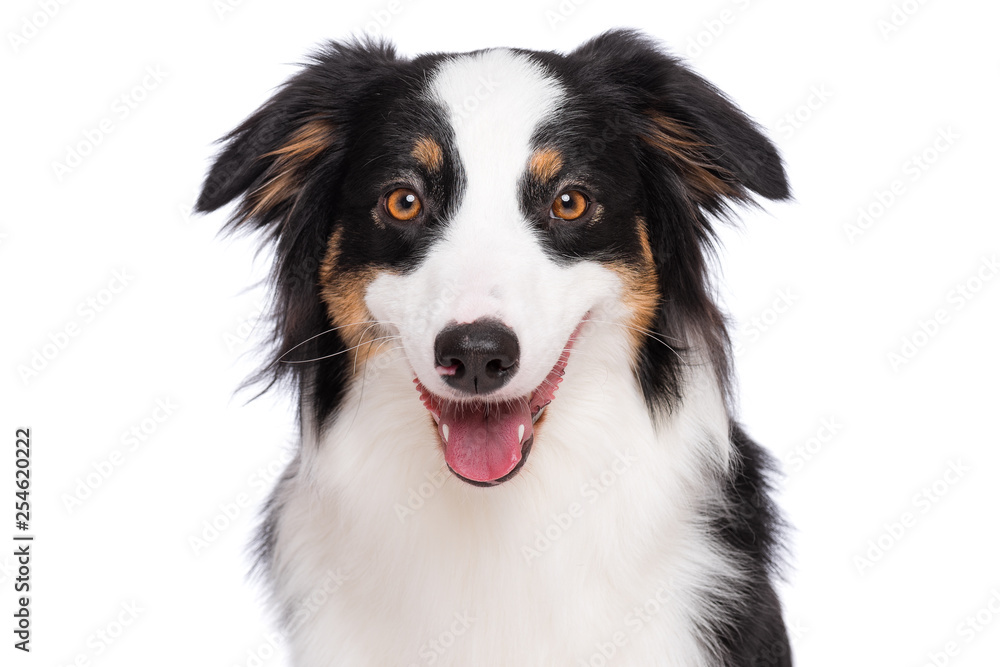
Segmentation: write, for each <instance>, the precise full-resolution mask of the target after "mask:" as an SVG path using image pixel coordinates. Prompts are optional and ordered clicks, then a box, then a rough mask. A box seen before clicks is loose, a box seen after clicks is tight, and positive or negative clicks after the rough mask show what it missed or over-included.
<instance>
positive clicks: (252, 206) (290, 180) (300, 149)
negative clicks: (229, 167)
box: [242, 119, 334, 217]
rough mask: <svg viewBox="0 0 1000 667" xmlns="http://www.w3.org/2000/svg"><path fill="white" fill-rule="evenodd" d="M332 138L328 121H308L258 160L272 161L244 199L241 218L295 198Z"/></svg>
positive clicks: (260, 212)
mask: <svg viewBox="0 0 1000 667" xmlns="http://www.w3.org/2000/svg"><path fill="white" fill-rule="evenodd" d="M333 137H334V131H333V125H332V124H331V123H330V122H329V121H326V120H322V119H315V120H310V121H307V122H306V123H304V124H303V125H302V127H300V128H299V129H297V130H296V131H295V132H293V133H292V136H291V138H290V139H289V140H288V142H287V143H286V144H285V145H284V146H282V147H281V148H278V149H276V150H273V151H270V152H269V153H265V154H264V155H262V156H261V158H268V157H274V158H275V159H274V162H273V163H272V164H271V166H270V167H269V168H268V170H267V173H266V174H265V180H264V183H263V184H262V185H261V186H260V187H258V188H257V189H256V190H254V191H253V192H251V193H250V194H249V195H248V196H247V198H246V200H245V202H244V204H243V210H242V213H243V215H244V216H245V217H254V216H258V215H262V214H264V213H267V212H268V211H271V210H273V209H274V208H275V207H277V206H278V205H280V204H282V203H284V202H287V201H289V200H291V199H293V198H295V197H296V196H298V194H299V191H300V190H301V189H302V182H303V181H304V176H305V170H306V168H307V167H308V165H309V163H310V162H311V161H312V160H313V159H314V158H316V156H318V155H319V154H320V153H322V152H323V151H324V150H325V149H326V148H328V147H329V146H330V144H331V143H332V142H333Z"/></svg>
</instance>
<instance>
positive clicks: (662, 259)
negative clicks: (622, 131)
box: [568, 30, 789, 406]
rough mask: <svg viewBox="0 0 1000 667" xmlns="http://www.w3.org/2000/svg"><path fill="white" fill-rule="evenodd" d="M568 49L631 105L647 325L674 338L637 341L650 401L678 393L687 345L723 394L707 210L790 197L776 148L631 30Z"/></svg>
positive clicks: (724, 359) (725, 376) (588, 74)
mask: <svg viewBox="0 0 1000 667" xmlns="http://www.w3.org/2000/svg"><path fill="white" fill-rule="evenodd" d="M568 57H569V58H570V59H571V61H573V62H574V64H575V66H576V68H577V71H578V72H579V73H580V75H581V80H583V81H586V82H588V84H591V83H592V84H593V85H595V86H600V87H601V90H600V95H601V96H603V97H605V98H607V99H612V100H614V104H615V105H616V107H617V108H619V109H624V110H625V113H627V114H628V118H629V123H628V127H629V128H630V129H631V131H632V132H633V134H634V141H635V145H636V149H637V151H638V154H639V158H640V163H641V164H640V167H641V169H640V171H641V175H642V176H641V177H642V179H643V183H642V188H643V208H644V210H643V211H641V214H642V215H643V217H644V218H645V219H646V220H647V223H648V226H649V236H650V245H651V249H652V251H653V256H654V260H655V263H656V269H657V273H658V286H659V290H660V295H661V303H660V306H659V308H658V312H657V316H656V318H655V323H654V328H656V329H657V331H658V332H659V333H660V334H662V335H663V336H665V337H666V339H667V340H672V341H677V343H676V344H673V345H672V346H671V347H673V348H674V349H670V348H668V347H666V346H664V345H658V344H655V343H653V342H651V341H647V342H646V344H645V346H644V348H643V349H642V350H641V352H640V362H639V364H638V374H639V379H640V383H641V384H642V386H643V390H644V393H645V395H646V397H647V401H649V403H650V404H651V406H652V405H656V404H659V405H661V406H669V405H670V404H672V402H673V400H674V399H678V398H680V397H679V396H678V392H679V387H680V386H681V377H680V374H681V372H682V367H683V364H681V363H680V362H679V360H678V355H677V352H683V350H682V348H684V347H685V346H692V345H697V346H699V347H700V348H701V349H702V351H703V354H704V355H705V356H707V357H708V360H709V361H710V362H711V363H712V364H713V366H714V368H715V371H716V373H717V376H718V380H719V383H720V386H721V387H722V391H723V393H724V394H725V395H726V396H727V397H730V384H731V381H730V375H731V374H730V367H731V359H730V356H731V354H730V341H729V336H728V333H727V332H726V321H725V317H724V316H723V314H722V313H721V312H720V311H719V309H718V306H716V304H715V300H714V299H713V298H712V294H711V289H710V281H709V276H708V266H707V260H708V256H709V255H710V253H711V251H712V244H713V242H714V240H715V234H714V232H713V230H712V226H711V217H713V216H718V215H723V216H724V215H725V214H727V213H728V212H729V210H730V205H731V204H732V203H753V202H754V199H753V194H757V195H760V196H762V197H765V198H768V199H785V198H787V197H789V187H788V181H787V178H786V176H785V170H784V168H783V166H782V164H781V158H780V157H779V155H778V151H777V150H776V149H775V147H774V145H773V144H772V143H771V142H770V141H769V140H768V139H767V138H766V137H765V136H764V134H763V133H762V132H761V130H760V128H759V127H758V126H757V125H756V124H755V123H754V122H753V121H752V120H750V119H749V118H748V117H747V116H746V115H745V114H744V113H743V112H742V111H740V110H739V109H738V108H737V107H736V106H735V105H734V104H733V103H732V102H731V101H730V100H729V99H728V98H727V97H726V96H725V95H724V94H723V93H722V92H720V91H719V90H718V89H717V88H716V87H715V86H713V85H712V84H710V83H708V82H707V81H705V80H704V79H702V78H701V77H700V76H698V75H697V74H695V73H694V72H692V71H691V70H690V69H688V68H687V67H686V66H685V65H684V64H683V63H682V62H681V61H680V60H679V59H677V58H675V57H673V56H671V55H669V54H667V53H665V52H664V51H663V50H662V49H660V47H659V46H658V45H657V44H656V43H655V42H654V41H652V40H651V39H649V38H648V37H645V36H643V35H642V34H640V33H638V32H636V31H631V30H615V31H611V32H607V33H605V34H603V35H600V36H598V37H596V38H594V39H593V40H591V41H589V42H587V43H586V44H584V45H583V46H581V47H580V48H579V49H577V50H576V51H574V52H573V53H571V54H570V55H569V56H568ZM682 341H683V342H682Z"/></svg>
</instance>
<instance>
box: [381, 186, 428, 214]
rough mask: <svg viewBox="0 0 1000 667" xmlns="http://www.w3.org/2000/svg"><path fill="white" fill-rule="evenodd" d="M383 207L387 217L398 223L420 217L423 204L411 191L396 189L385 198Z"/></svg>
mask: <svg viewBox="0 0 1000 667" xmlns="http://www.w3.org/2000/svg"><path fill="white" fill-rule="evenodd" d="M383 207H384V208H385V212H386V213H388V214H389V217H391V218H393V219H394V220H399V221H400V222H408V221H410V220H413V219H414V218H415V217H417V216H418V215H420V210H421V209H422V208H423V203H422V202H421V201H420V196H419V195H418V194H417V193H416V192H414V191H413V190H411V189H409V188H396V189H395V190H393V191H392V192H390V193H389V194H388V195H387V196H386V197H385V200H384V203H383Z"/></svg>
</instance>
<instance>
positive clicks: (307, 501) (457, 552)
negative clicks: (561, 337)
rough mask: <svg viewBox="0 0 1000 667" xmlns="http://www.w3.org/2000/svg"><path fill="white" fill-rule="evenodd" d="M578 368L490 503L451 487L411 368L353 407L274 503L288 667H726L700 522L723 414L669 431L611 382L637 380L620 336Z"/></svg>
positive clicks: (393, 372) (636, 394)
mask: <svg viewBox="0 0 1000 667" xmlns="http://www.w3.org/2000/svg"><path fill="white" fill-rule="evenodd" d="M581 351H582V352H584V353H583V354H580V355H578V357H577V361H576V363H573V364H570V365H569V367H568V369H567V374H566V382H564V383H563V385H562V387H561V388H560V397H559V399H558V400H557V401H556V402H555V403H553V405H552V406H551V407H550V410H549V413H548V415H547V416H546V420H545V423H544V424H543V428H542V430H540V432H539V439H538V440H537V442H536V443H535V446H534V451H533V453H532V456H531V459H530V461H529V462H528V463H527V467H526V469H525V470H522V471H521V473H520V475H518V477H517V478H516V479H513V480H511V481H510V482H508V483H505V484H502V485H500V486H497V487H494V488H490V489H480V488H475V487H473V486H471V485H468V484H466V483H464V482H462V481H460V480H458V479H456V478H455V477H454V476H453V475H452V474H451V473H450V472H448V470H447V468H445V466H444V464H443V461H442V459H441V453H440V444H439V442H438V438H437V436H436V434H435V432H434V430H433V428H432V423H431V420H430V418H429V417H428V415H427V412H426V410H425V409H424V408H423V406H422V405H421V404H420V402H419V401H417V400H414V399H415V397H414V396H413V394H412V389H409V390H408V391H404V392H400V391H398V390H397V389H396V388H397V387H398V386H400V384H399V382H398V381H401V382H402V385H403V386H406V385H407V384H408V378H407V377H406V373H407V372H408V369H407V368H406V366H405V364H395V365H393V364H389V365H387V366H386V367H385V368H384V369H383V370H382V371H381V373H382V374H383V375H382V376H381V377H380V378H379V381H378V382H367V383H366V386H365V388H364V392H363V395H362V392H361V390H360V385H359V386H357V387H354V388H352V389H351V390H350V391H349V393H348V396H347V398H346V400H345V402H344V405H343V406H342V409H341V410H340V411H339V413H338V414H339V416H338V418H337V419H335V420H334V422H333V423H332V424H331V425H330V427H329V428H328V429H326V431H325V432H324V434H323V436H322V437H321V439H320V440H318V441H314V442H306V443H304V449H303V456H302V459H301V462H298V463H296V464H293V465H300V466H302V467H303V468H305V467H308V471H306V470H299V471H297V472H296V471H295V470H292V471H290V474H289V475H286V477H285V478H284V480H283V481H282V483H281V484H280V485H279V488H278V489H277V490H276V492H275V496H274V504H273V510H272V511H273V522H274V532H275V534H276V535H277V536H278V537H279V539H277V540H275V542H274V544H273V551H272V555H271V562H270V563H269V566H270V572H271V577H272V585H273V588H274V593H275V598H276V600H275V601H276V603H277V605H278V606H279V608H281V609H283V610H284V612H285V615H286V621H287V629H288V634H289V645H290V647H291V651H292V654H293V655H294V656H295V663H294V664H296V665H298V666H299V667H314V666H319V665H328V664H338V665H359V666H360V665H366V666H367V665H371V664H399V665H409V664H425V663H427V662H428V661H431V660H432V659H433V661H434V663H435V664H438V665H470V664H475V665H484V666H488V665H511V664H518V665H552V664H566V665H571V664H574V665H575V664H578V661H579V660H584V661H586V660H587V659H589V657H590V655H591V654H592V653H593V652H594V651H599V646H600V645H602V642H609V641H610V642H614V641H615V639H614V638H615V637H616V636H619V635H617V634H616V633H623V634H622V635H621V636H623V637H625V638H626V639H627V642H626V643H625V645H623V646H619V647H618V648H617V649H616V651H617V653H616V658H615V661H616V664H619V665H650V664H658V665H709V664H713V662H712V658H711V656H710V650H709V648H708V647H706V646H705V645H704V644H703V642H702V641H701V640H700V639H699V637H700V636H702V635H703V633H702V632H701V630H700V627H701V624H702V623H703V622H704V620H705V619H702V618H700V614H703V613H704V607H705V606H704V605H700V604H699V600H700V599H701V596H702V595H703V593H704V591H703V590H702V588H704V589H711V590H713V591H723V592H724V591H726V590H733V591H736V590H738V586H736V585H735V581H736V579H737V577H736V569H737V565H736V564H735V563H734V562H732V561H731V560H730V559H728V558H727V557H725V556H724V555H720V554H721V553H723V552H722V551H721V550H720V549H718V548H717V547H718V545H716V544H715V543H714V542H713V541H712V539H711V538H710V537H709V536H707V535H706V534H705V532H704V530H703V526H702V517H700V516H699V515H698V512H697V508H698V507H699V505H700V504H701V502H702V499H701V498H700V496H699V494H700V493H701V491H700V490H701V489H712V488H713V486H712V485H713V484H716V483H717V481H714V480H717V475H716V474H715V473H714V472H713V470H715V469H716V467H717V458H718V457H717V451H716V448H723V447H724V445H721V444H719V443H718V442H717V440H718V439H719V438H721V439H722V440H723V441H725V440H726V438H727V434H728V426H729V425H728V420H727V418H726V412H725V407H724V405H723V404H722V400H721V397H718V400H717V401H715V404H714V405H712V403H713V401H711V400H707V399H706V397H705V395H704V393H702V394H701V396H699V400H698V402H697V403H695V404H692V405H689V406H685V405H680V406H678V407H677V409H676V410H675V411H674V412H673V413H672V414H671V416H669V417H668V418H666V419H664V420H663V421H662V423H661V424H660V425H659V427H658V428H657V427H655V426H654V420H653V419H652V418H651V416H650V413H649V412H648V411H647V408H646V405H645V403H644V401H643V398H642V395H641V392H640V391H639V388H638V386H637V384H636V381H635V379H634V378H633V377H632V376H631V374H624V373H610V374H609V373H608V372H607V367H611V368H626V367H627V365H626V364H618V363H615V357H616V355H620V354H622V352H621V351H620V350H619V349H618V348H617V344H616V342H615V341H614V340H612V337H607V338H602V337H601V336H600V335H594V336H592V337H588V340H587V342H586V349H582V350H581ZM600 359H604V360H605V361H608V362H610V363H609V364H608V365H607V366H605V364H598V363H596V362H595V360H600ZM705 372H708V373H709V374H710V373H711V369H710V368H707V369H706V368H704V367H702V368H697V367H696V368H694V375H693V376H692V377H691V381H692V382H695V383H696V384H697V383H698V382H702V381H704V382H710V379H709V376H706V377H705V378H701V377H700V374H701V373H705ZM304 431H305V432H310V430H309V429H304ZM306 480H308V481H306ZM640 507H641V508H643V509H642V510H641V511H637V510H636V508H640ZM728 582H731V583H732V585H730V583H728ZM723 595H724V593H723ZM317 600H323V602H322V603H321V604H318V603H317V602H316V601H317ZM646 606H648V609H645V607H646ZM636 608H638V609H640V611H641V613H639V614H636V613H635V611H634V610H635V609H636ZM654 608H655V610H654ZM651 610H652V611H651ZM446 645H447V646H446ZM362 656H365V657H364V658H362ZM372 656H380V658H379V660H378V661H377V663H375V662H372Z"/></svg>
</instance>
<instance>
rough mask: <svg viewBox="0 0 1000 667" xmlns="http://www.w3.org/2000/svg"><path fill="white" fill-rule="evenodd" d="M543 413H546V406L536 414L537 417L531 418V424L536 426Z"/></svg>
mask: <svg viewBox="0 0 1000 667" xmlns="http://www.w3.org/2000/svg"><path fill="white" fill-rule="evenodd" d="M543 412H545V406H544V405H543V406H542V407H540V408H539V409H538V412H536V413H535V416H534V417H532V418H531V423H532V424H534V423H535V422H536V421H538V418H539V417H541V416H542V413H543Z"/></svg>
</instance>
